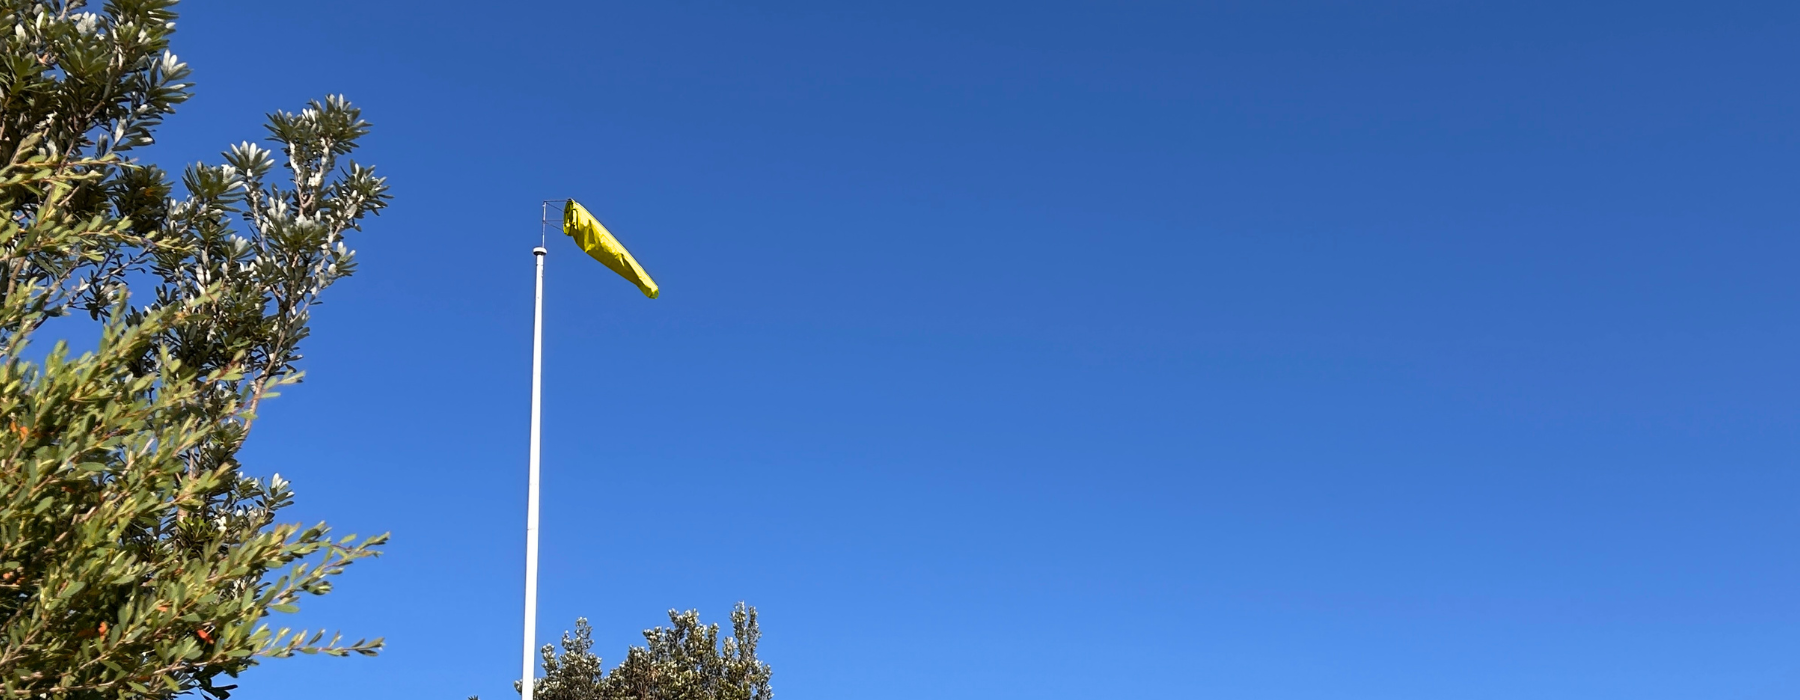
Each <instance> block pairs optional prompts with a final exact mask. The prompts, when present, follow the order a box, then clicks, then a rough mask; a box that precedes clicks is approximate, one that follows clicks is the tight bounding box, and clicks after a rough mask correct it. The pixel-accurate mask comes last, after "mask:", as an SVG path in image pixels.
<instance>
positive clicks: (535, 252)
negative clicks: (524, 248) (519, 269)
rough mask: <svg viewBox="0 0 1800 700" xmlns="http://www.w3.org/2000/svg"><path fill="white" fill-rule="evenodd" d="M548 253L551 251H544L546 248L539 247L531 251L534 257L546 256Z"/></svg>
mask: <svg viewBox="0 0 1800 700" xmlns="http://www.w3.org/2000/svg"><path fill="white" fill-rule="evenodd" d="M548 252H550V251H548V250H544V247H543V246H538V247H536V248H532V249H531V254H532V255H543V254H545V253H548Z"/></svg>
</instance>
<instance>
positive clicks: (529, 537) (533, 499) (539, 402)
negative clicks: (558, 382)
mask: <svg viewBox="0 0 1800 700" xmlns="http://www.w3.org/2000/svg"><path fill="white" fill-rule="evenodd" d="M544 253H545V251H544V248H543V246H539V247H536V248H533V249H531V254H532V256H533V257H535V258H537V295H536V301H535V303H534V307H533V310H532V315H531V495H530V496H529V497H527V498H526V501H525V504H526V505H525V666H524V669H523V670H522V671H521V673H520V676H519V689H520V691H519V692H520V693H522V694H523V695H524V700H531V691H532V690H533V688H532V687H531V686H532V678H533V677H534V676H536V675H537V663H536V662H537V570H538V432H539V428H540V427H541V425H542V420H541V418H542V416H543V396H544V394H543V376H544Z"/></svg>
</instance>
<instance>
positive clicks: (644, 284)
mask: <svg viewBox="0 0 1800 700" xmlns="http://www.w3.org/2000/svg"><path fill="white" fill-rule="evenodd" d="M563 233H566V234H568V235H569V237H570V238H573V239H575V245H578V246H581V249H582V250H585V251H587V254H588V255H591V256H594V259H595V260H599V261H600V264H602V265H605V266H606V267H607V268H608V269H610V270H612V271H613V272H617V273H619V276H620V277H623V278H625V280H626V281H628V282H630V283H632V284H635V285H637V287H638V289H642V290H644V296H647V297H650V298H651V299H655V298H656V281H655V280H652V279H650V273H648V272H645V271H644V266H642V265H639V264H638V261H637V259H636V258H633V257H631V251H628V250H625V246H623V245H620V244H619V239H617V238H613V235H612V232H610V231H607V230H606V227H605V226H602V225H601V224H600V220H599V219H596V218H594V215H593V214H589V213H588V210H586V209H584V208H582V206H581V205H580V204H577V203H576V202H575V200H573V199H571V200H569V205H568V206H566V207H564V208H563Z"/></svg>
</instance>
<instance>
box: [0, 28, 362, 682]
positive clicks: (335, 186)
mask: <svg viewBox="0 0 1800 700" xmlns="http://www.w3.org/2000/svg"><path fill="white" fill-rule="evenodd" d="M85 4H86V3H84V2H82V0H35V1H34V0H0V204H3V205H4V207H5V209H6V211H7V217H6V219H5V221H4V222H0V428H3V429H0V694H4V696H5V697H17V698H25V697H32V698H38V697H52V698H72V699H87V698H127V697H131V698H143V697H150V698H162V697H170V696H174V695H177V694H181V693H184V692H188V691H194V690H199V691H202V692H205V693H208V694H210V695H213V696H216V697H221V698H222V697H225V696H226V694H227V692H226V691H227V690H228V689H229V688H231V687H233V686H229V685H219V684H218V683H219V681H220V680H222V679H221V678H220V676H221V675H224V676H235V675H236V674H237V673H238V672H239V671H242V670H244V669H245V668H247V667H249V666H251V665H253V664H255V663H256V662H257V660H258V659H261V658H268V657H282V656H288V655H292V654H295V653H325V654H333V655H345V654H350V653H363V654H372V653H374V652H375V650H376V649H378V648H379V647H380V646H381V640H379V639H377V640H373V641H357V642H353V643H344V642H343V641H342V640H341V639H340V638H339V637H336V636H333V637H331V638H330V639H326V638H325V637H324V636H323V635H322V633H317V632H307V631H300V632H293V631H290V630H288V629H286V628H282V629H271V628H270V626H269V625H268V624H267V623H266V621H265V618H267V617H269V616H270V614H271V613H277V612H280V613H288V612H293V611H294V609H295V603H296V601H297V600H298V599H299V598H300V596H301V595H302V594H315V595H319V594H324V593H327V592H329V591H330V590H331V578H332V577H333V576H335V575H337V574H339V573H341V572H342V571H343V570H344V567H345V566H348V565H349V564H350V563H352V562H354V561H357V560H359V559H362V558H365V557H369V556H372V555H374V554H376V553H377V550H376V549H375V547H376V546H377V545H379V544H380V542H381V541H382V539H383V537H374V538H366V539H362V540H357V539H355V538H354V536H352V537H345V538H334V536H333V535H332V534H331V532H330V530H329V529H328V528H327V527H326V526H325V525H324V524H322V523H321V524H318V525H313V526H310V527H303V526H300V525H292V524H277V523H276V517H277V514H278V512H279V511H280V510H281V509H282V508H283V507H285V506H287V505H288V504H289V503H291V502H292V498H293V494H292V492H291V490H290V489H289V487H288V484H287V483H286V482H285V481H283V480H282V479H281V478H280V477H279V476H276V477H272V478H269V479H266V480H264V479H257V478H254V477H251V476H249V475H248V474H247V472H246V470H245V467H244V466H243V465H242V464H241V463H240V462H239V460H238V451H239V450H240V448H242V447H243V445H244V441H245V439H246V438H247V437H248V435H249V434H250V430H251V427H252V426H253V425H254V424H255V421H256V410H257V407H258V406H259V404H260V402H262V401H263V400H264V399H267V398H270V397H272V396H274V395H275V391H274V390H275V389H277V388H279V387H281V386H282V385H285V384H290V383H294V382H297V381H299V379H300V373H299V371H298V370H297V368H296V366H295V363H296V362H297V361H299V360H300V353H299V346H300V342H301V341H302V340H303V339H304V338H306V336H307V333H308V321H309V313H310V310H311V308H312V307H313V305H315V304H317V303H318V301H319V295H320V293H321V292H322V291H323V290H324V289H325V288H326V287H328V286H330V285H331V284H332V283H333V282H336V281H337V280H339V279H342V278H344V277H346V276H348V275H349V274H350V273H351V272H353V271H354V269H355V266H354V255H353V253H352V252H351V251H350V250H349V249H348V248H347V247H346V246H345V244H344V234H345V233H346V232H347V231H349V230H351V229H357V228H358V227H359V224H360V222H361V221H362V220H363V219H364V217H366V216H368V215H371V214H374V213H377V212H378V211H380V210H381V208H382V207H383V206H384V205H385V203H386V201H387V199H388V195H387V187H386V185H385V184H384V183H383V181H382V179H381V178H378V177H376V176H375V175H374V174H373V172H372V171H371V170H369V169H368V168H364V167H361V166H358V165H356V164H355V163H352V162H349V161H348V160H347V156H348V154H349V153H350V152H351V151H352V150H354V149H355V148H356V144H357V141H358V139H360V138H361V137H362V136H364V135H365V134H366V133H367V132H368V124H367V123H366V122H364V121H363V120H362V119H361V117H360V114H359V112H358V110H357V109H355V108H354V107H352V106H351V105H350V104H349V103H348V102H346V101H344V100H343V99H341V98H331V99H327V100H323V101H318V102H313V103H312V104H311V105H310V106H309V107H307V108H306V109H304V110H302V111H300V112H298V113H285V112H278V113H275V114H271V115H270V116H269V122H268V130H269V132H270V135H271V137H272V138H271V140H272V141H274V142H276V143H277V144H279V148H280V149H281V150H282V152H283V156H284V165H285V167H286V169H287V171H288V172H287V176H286V177H282V178H279V179H280V180H281V182H276V181H275V178H272V177H271V176H270V174H271V172H272V171H273V170H274V169H275V165H276V159H275V157H273V156H272V155H271V153H270V152H269V151H267V150H264V149H263V148H261V147H258V146H256V145H253V144H250V143H244V144H240V145H238V146H235V147H232V148H231V149H230V150H229V151H228V152H227V153H225V155H224V161H225V164H223V165H195V166H191V167H189V168H187V169H186V170H185V172H184V173H183V174H182V176H181V186H180V188H179V193H178V191H177V187H176V186H175V184H174V183H173V182H172V181H171V178H170V177H169V175H168V174H167V173H165V172H164V171H162V170H160V169H158V168H157V167H155V166H153V165H148V164H144V163H140V162H138V161H137V160H135V159H134V158H133V157H132V153H133V151H134V149H137V148H138V147H141V146H144V145H147V144H149V143H151V131H152V129H153V128H154V127H156V126H157V125H158V124H159V123H160V121H161V120H162V118H163V117H165V116H166V115H168V114H170V113H171V112H173V111H174V109H175V106H176V105H178V104H180V103H181V102H182V101H184V100H186V99H187V98H188V95H189V85H188V83H187V82H186V81H187V78H188V68H187V66H186V65H185V64H183V63H181V62H180V61H179V60H177V59H176V57H175V56H174V55H173V54H171V53H169V52H168V46H169V38H170V35H171V34H172V33H173V31H174V26H175V25H174V21H175V16H176V15H175V11H174V5H175V3H174V0H111V1H110V2H107V3H106V4H105V6H104V7H103V8H101V9H100V10H99V11H84V6H85ZM340 163H341V165H340ZM238 222H241V224H242V226H241V227H235V226H234V224H235V223H238ZM240 228H241V233H240V232H239V229H240ZM76 314H80V315H85V316H87V317H88V318H90V319H92V320H93V322H94V324H93V325H90V326H85V327H89V328H95V327H97V331H98V335H99V342H98V346H97V348H96V349H94V350H93V351H91V352H87V353H83V354H80V355H79V356H72V355H73V353H71V352H70V351H69V350H68V348H67V345H66V344H65V343H63V342H56V343H54V345H53V346H52V347H49V348H45V349H42V350H39V351H34V352H35V358H36V359H35V360H34V359H33V356H28V355H27V349H28V347H29V346H30V345H31V344H32V342H33V341H34V340H37V339H38V336H39V335H45V334H46V332H45V328H46V325H45V324H46V322H48V321H49V320H51V319H54V318H57V317H64V316H72V315H76ZM51 327H52V328H56V329H65V330H66V329H74V328H81V327H84V326H81V325H79V324H77V325H69V324H66V323H62V324H55V325H53V326H51Z"/></svg>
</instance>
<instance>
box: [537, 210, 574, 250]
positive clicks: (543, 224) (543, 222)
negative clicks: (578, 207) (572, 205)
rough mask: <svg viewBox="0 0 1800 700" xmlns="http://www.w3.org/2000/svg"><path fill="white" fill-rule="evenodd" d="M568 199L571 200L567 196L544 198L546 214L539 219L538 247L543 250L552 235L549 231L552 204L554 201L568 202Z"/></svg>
mask: <svg viewBox="0 0 1800 700" xmlns="http://www.w3.org/2000/svg"><path fill="white" fill-rule="evenodd" d="M568 201H570V200H568V199H567V198H564V199H546V200H544V214H543V217H542V218H541V219H539V221H538V249H539V250H542V249H543V247H544V245H546V242H547V241H548V240H549V238H548V237H549V235H550V233H549V232H550V204H551V203H553V202H568ZM538 254H539V255H543V253H538Z"/></svg>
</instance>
